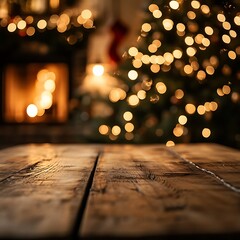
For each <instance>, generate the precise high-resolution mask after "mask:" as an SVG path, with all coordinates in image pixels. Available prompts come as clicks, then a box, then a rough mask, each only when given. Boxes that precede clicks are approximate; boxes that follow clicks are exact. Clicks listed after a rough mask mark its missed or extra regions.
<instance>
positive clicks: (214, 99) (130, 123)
mask: <svg viewBox="0 0 240 240" xmlns="http://www.w3.org/2000/svg"><path fill="white" fill-rule="evenodd" d="M239 27H240V5H239V3H237V2H233V3H229V2H228V3H225V2H221V3H220V2H211V8H210V5H208V3H207V1H196V0H192V1H184V0H178V1H177V0H176V1H174V0H171V1H169V0H165V1H153V2H152V3H151V4H150V5H149V6H148V9H147V10H146V19H145V21H144V23H143V24H142V26H141V33H140V35H139V37H138V41H137V44H136V46H132V47H130V48H129V50H128V52H127V53H126V54H125V55H124V59H123V62H122V63H121V64H120V66H119V67H118V70H117V71H116V72H115V73H114V77H116V78H117V79H118V80H119V86H117V87H114V88H112V90H111V91H110V93H109V96H108V99H104V98H102V99H101V102H102V104H104V105H105V107H106V108H108V109H110V110H109V111H108V114H106V115H108V117H107V118H106V116H98V117H96V118H93V125H92V126H93V127H98V131H99V133H100V135H101V138H100V139H101V140H102V141H106V140H109V141H115V142H125V141H127V142H134V143H148V142H156V143H165V144H166V145H167V146H171V145H174V144H175V143H182V142H203V141H209V142H218V143H222V144H226V145H231V146H235V147H239V146H240V127H239V126H240V94H239V93H240V84H239V83H240V82H239V81H240V71H239V64H240V61H239V55H240V44H239V35H238V34H239ZM98 101H99V99H98ZM92 103H93V101H92ZM96 131H97V129H95V133H96ZM95 139H96V136H95Z"/></svg>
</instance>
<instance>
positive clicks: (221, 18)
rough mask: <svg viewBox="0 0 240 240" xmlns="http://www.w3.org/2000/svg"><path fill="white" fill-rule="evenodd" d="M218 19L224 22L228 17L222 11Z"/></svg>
mask: <svg viewBox="0 0 240 240" xmlns="http://www.w3.org/2000/svg"><path fill="white" fill-rule="evenodd" d="M217 19H218V21H219V22H224V21H226V17H225V16H224V14H222V13H219V14H218V15H217Z"/></svg>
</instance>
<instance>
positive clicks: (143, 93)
mask: <svg viewBox="0 0 240 240" xmlns="http://www.w3.org/2000/svg"><path fill="white" fill-rule="evenodd" d="M137 96H138V98H139V99H141V100H143V99H145V98H146V91H144V90H139V91H138V93H137Z"/></svg>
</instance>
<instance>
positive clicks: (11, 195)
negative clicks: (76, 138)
mask: <svg viewBox="0 0 240 240" xmlns="http://www.w3.org/2000/svg"><path fill="white" fill-rule="evenodd" d="M97 155H98V148H97V147H96V146H85V145H48V144H43V145H25V146H18V147H12V148H7V149H4V150H1V151H0V239H11V238H21V239H42V238H44V239H45V238H51V237H54V238H63V239H67V238H68V237H69V236H70V235H71V234H72V231H73V228H74V225H75V222H76V218H77V215H78V211H79V208H80V204H81V202H82V198H83V195H84V192H85V188H86V185H87V182H88V179H89V176H90V173H91V171H92V169H93V166H94V163H95V161H96V157H97Z"/></svg>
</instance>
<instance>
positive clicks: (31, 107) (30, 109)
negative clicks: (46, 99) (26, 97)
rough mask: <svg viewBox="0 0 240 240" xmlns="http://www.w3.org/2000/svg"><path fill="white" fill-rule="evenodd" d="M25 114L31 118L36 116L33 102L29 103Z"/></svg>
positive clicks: (36, 111) (35, 107) (36, 109)
mask: <svg viewBox="0 0 240 240" xmlns="http://www.w3.org/2000/svg"><path fill="white" fill-rule="evenodd" d="M26 112H27V115H28V116H29V117H31V118H34V117H36V116H37V113H38V108H37V106H36V105H35V104H29V105H28V106H27V109H26Z"/></svg>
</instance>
